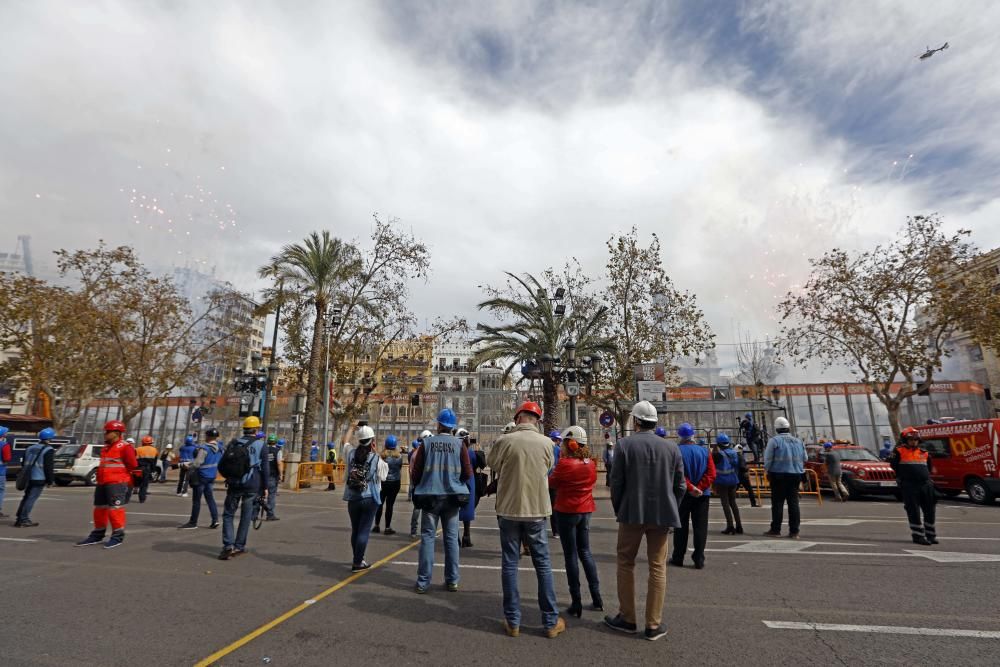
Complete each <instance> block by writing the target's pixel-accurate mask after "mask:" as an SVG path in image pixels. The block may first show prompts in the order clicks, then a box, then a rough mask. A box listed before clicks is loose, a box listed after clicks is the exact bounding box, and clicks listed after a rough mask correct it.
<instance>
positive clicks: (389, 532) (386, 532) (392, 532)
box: [382, 528, 396, 535]
mask: <svg viewBox="0 0 1000 667" xmlns="http://www.w3.org/2000/svg"><path fill="white" fill-rule="evenodd" d="M382 534H383V535H395V534H396V531H394V530H393V529H392V528H386V529H385V532H384V533H382Z"/></svg>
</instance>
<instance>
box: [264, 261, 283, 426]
mask: <svg viewBox="0 0 1000 667" xmlns="http://www.w3.org/2000/svg"><path fill="white" fill-rule="evenodd" d="M284 287H285V283H284V281H278V295H279V299H278V305H277V306H276V307H275V309H274V331H273V332H272V334H271V361H270V362H269V363H268V365H267V388H266V390H265V391H264V400H263V405H262V408H261V418H260V422H261V423H260V427H261V429H262V430H263V431H264V433H267V422H268V420H269V419H270V418H271V411H270V410H269V409H268V408H267V400H268V398H269V396H268V394H270V393H273V392H274V390H275V387H277V386H278V371H279V370H281V369H280V367H279V366H278V322H279V321H280V319H281V299H280V296H281V294H282V292H283V290H284Z"/></svg>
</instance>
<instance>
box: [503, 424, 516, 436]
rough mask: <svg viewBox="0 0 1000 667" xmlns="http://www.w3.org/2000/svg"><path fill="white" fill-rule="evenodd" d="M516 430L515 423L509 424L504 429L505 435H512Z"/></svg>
mask: <svg viewBox="0 0 1000 667" xmlns="http://www.w3.org/2000/svg"><path fill="white" fill-rule="evenodd" d="M513 430H514V422H507V425H506V426H504V427H503V432H504V433H510V432H511V431H513Z"/></svg>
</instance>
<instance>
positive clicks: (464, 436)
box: [455, 428, 485, 549]
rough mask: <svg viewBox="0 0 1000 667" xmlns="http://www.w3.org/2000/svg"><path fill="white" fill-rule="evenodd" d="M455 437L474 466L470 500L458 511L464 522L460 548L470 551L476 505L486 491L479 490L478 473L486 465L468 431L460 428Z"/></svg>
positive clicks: (468, 482) (470, 482) (460, 519)
mask: <svg viewBox="0 0 1000 667" xmlns="http://www.w3.org/2000/svg"><path fill="white" fill-rule="evenodd" d="M455 435H456V437H458V439H459V440H461V441H462V447H464V448H465V449H466V452H467V453H468V455H469V465H470V466H472V477H470V478H469V479H468V481H467V482H466V484H467V485H468V487H469V499H468V500H467V501H466V502H465V504H464V505H462V507H461V509H459V511H458V520H459V521H461V522H462V542H461V544H460V546H461V547H462V548H463V549H468V548H470V547H472V522H473V521H475V520H476V505H477V504H478V503H479V497H480V495H481V494H482V493H483V491H484V489H480V488H479V474H478V471H479V470H481V469H482V468H483V467H484V465H485V463H484V462H483V461H481V460H480V459H481V457H482V453H481V452H477V451H476V450H474V449H473V448H472V441H471V437H470V436H469V432H468V431H467V430H465V429H464V428H460V429H458V432H457V433H456V434H455Z"/></svg>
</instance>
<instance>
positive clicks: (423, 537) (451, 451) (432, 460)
mask: <svg viewBox="0 0 1000 667" xmlns="http://www.w3.org/2000/svg"><path fill="white" fill-rule="evenodd" d="M437 425H438V427H437V430H438V432H437V434H436V435H433V436H431V437H429V438H427V439H426V440H424V444H423V445H422V446H421V447H420V448H419V449H418V450H417V453H416V455H415V456H414V457H413V464H412V466H411V468H410V482H411V483H412V484H416V486H415V487H414V489H413V504H414V505H416V506H417V507H419V508H420V509H421V510H422V511H423V517H422V518H421V522H420V558H419V561H420V562H419V565H418V566H417V583H416V591H417V593H426V592H427V589H428V588H430V585H431V575H432V573H433V570H434V542H435V541H436V535H437V530H438V524H439V523H440V524H441V532H442V533H443V538H444V581H445V585H446V586H447V588H448V590H449V591H451V592H455V591H457V590H458V580H459V573H458V560H459V559H458V549H459V546H458V510H459V508H460V507H461V506H462V505H463V504H464V503H465V501H466V500H467V499H468V495H469V487H468V485H467V484H466V482H468V480H469V478H470V477H472V464H471V463H470V461H469V450H468V449H466V448H465V447H463V446H462V442H461V441H460V440H459V439H458V438H456V437H455V436H453V435H451V433H452V431H454V430H455V427H456V426H457V425H458V421H457V419H456V418H455V413H454V412H452V411H451V409H449V408H445V409H444V410H442V411H441V412H439V413H438V416H437Z"/></svg>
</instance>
